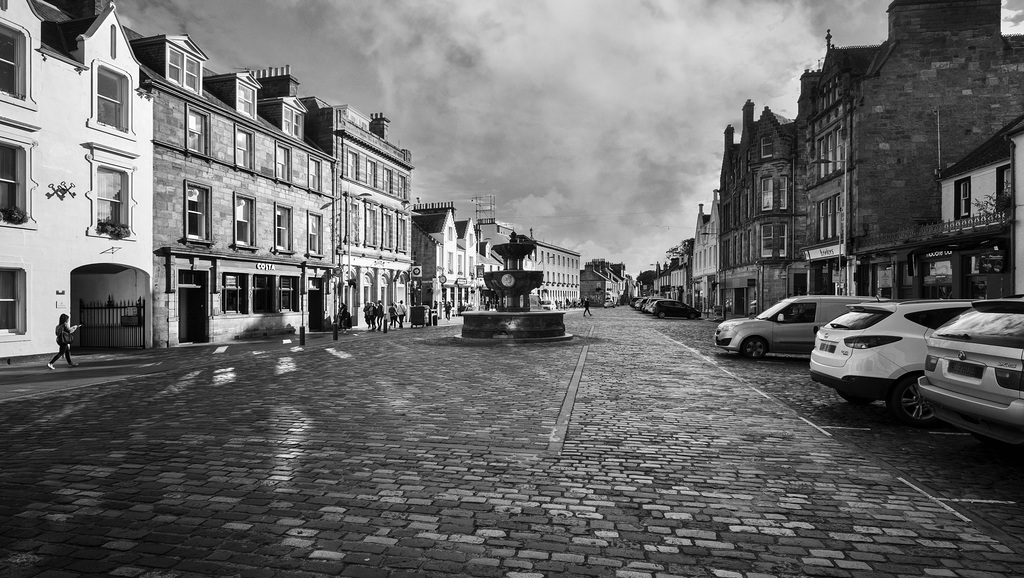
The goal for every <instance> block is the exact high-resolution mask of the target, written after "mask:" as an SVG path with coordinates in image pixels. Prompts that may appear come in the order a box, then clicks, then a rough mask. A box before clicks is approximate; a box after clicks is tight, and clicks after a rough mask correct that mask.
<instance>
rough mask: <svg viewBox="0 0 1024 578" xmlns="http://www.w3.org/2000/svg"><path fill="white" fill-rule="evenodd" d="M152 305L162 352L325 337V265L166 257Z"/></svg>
mask: <svg viewBox="0 0 1024 578" xmlns="http://www.w3.org/2000/svg"><path fill="white" fill-rule="evenodd" d="M163 261H164V266H163V267H162V269H163V270H162V271H160V274H159V276H160V277H163V282H164V285H165V287H164V293H163V297H164V298H163V299H162V300H158V302H157V303H156V304H155V308H156V309H155V311H154V318H155V321H156V322H155V324H154V333H155V338H154V341H155V343H156V344H157V345H159V346H172V345H180V344H185V343H207V342H213V343H220V342H225V341H231V340H234V339H244V338H252V337H265V336H268V335H275V334H290V333H299V332H300V330H301V328H306V329H308V330H310V331H324V330H325V327H329V326H330V322H331V315H332V313H331V312H332V311H333V310H334V309H333V305H334V304H333V302H331V301H330V295H329V291H330V284H329V283H325V280H326V279H330V277H331V275H332V267H331V265H330V264H328V263H319V262H318V263H315V264H310V263H307V262H296V261H288V260H284V259H281V260H272V259H257V258H254V259H245V258H236V257H224V256H218V255H207V254H194V253H193V254H190V253H185V252H167V253H165V255H164V259H163Z"/></svg>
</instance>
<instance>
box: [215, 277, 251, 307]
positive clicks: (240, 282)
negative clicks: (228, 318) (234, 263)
mask: <svg viewBox="0 0 1024 578" xmlns="http://www.w3.org/2000/svg"><path fill="white" fill-rule="evenodd" d="M245 280H246V276H245V275H238V274H235V273H225V274H224V286H223V287H222V288H221V299H222V305H221V309H222V311H223V312H224V313H248V312H249V311H248V304H247V303H246V299H247V297H248V291H246V289H245Z"/></svg>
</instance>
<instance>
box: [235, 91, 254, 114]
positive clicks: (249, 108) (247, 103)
mask: <svg viewBox="0 0 1024 578" xmlns="http://www.w3.org/2000/svg"><path fill="white" fill-rule="evenodd" d="M236 106H237V108H238V112H240V113H242V114H244V115H245V116H247V117H249V118H256V89H255V88H253V87H251V86H245V85H243V84H239V85H238V99H237V103H236Z"/></svg>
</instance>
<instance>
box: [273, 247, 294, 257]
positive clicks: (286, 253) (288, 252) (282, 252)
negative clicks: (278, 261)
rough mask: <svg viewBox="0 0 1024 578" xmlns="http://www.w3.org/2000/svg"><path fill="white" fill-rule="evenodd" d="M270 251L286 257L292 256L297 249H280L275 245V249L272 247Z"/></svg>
mask: <svg viewBox="0 0 1024 578" xmlns="http://www.w3.org/2000/svg"><path fill="white" fill-rule="evenodd" d="M270 252H271V253H273V254H275V255H284V256H286V257H290V256H292V255H294V254H295V251H291V250H289V249H279V248H277V247H274V248H273V249H271V250H270Z"/></svg>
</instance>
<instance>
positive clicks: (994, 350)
mask: <svg viewBox="0 0 1024 578" xmlns="http://www.w3.org/2000/svg"><path fill="white" fill-rule="evenodd" d="M927 343H928V354H927V356H926V357H925V367H924V375H923V376H921V378H920V379H919V380H918V387H919V388H920V389H921V394H922V395H924V397H925V399H926V400H928V402H929V403H931V404H932V408H933V409H934V411H935V415H936V417H938V418H939V419H941V420H943V421H946V422H949V423H951V424H953V425H955V426H956V427H958V428H961V429H964V430H967V431H969V432H971V433H972V434H973V435H974V436H975V437H977V438H979V439H981V440H984V441H992V440H997V441H1000V442H1004V443H1008V444H1015V445H1018V444H1024V399H1022V395H1021V391H1022V390H1024V377H1022V373H1024V299H1021V298H1006V299H989V300H985V301H975V302H974V303H973V304H972V306H971V309H969V310H968V311H966V312H964V313H963V314H962V315H960V316H959V317H956V318H955V319H953V320H951V321H950V322H949V323H947V324H945V325H943V326H942V327H940V328H939V329H937V330H936V331H935V332H934V333H933V334H932V335H931V336H930V337H928V339H927Z"/></svg>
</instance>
